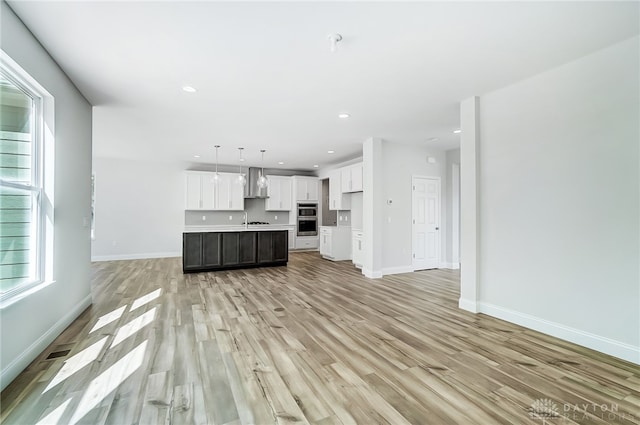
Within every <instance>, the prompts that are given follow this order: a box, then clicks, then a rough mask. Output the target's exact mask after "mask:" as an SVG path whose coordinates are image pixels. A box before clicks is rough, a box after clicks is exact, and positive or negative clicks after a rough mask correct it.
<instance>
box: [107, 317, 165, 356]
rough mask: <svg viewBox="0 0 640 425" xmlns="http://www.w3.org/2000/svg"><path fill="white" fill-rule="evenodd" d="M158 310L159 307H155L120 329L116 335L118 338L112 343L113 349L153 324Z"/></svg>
mask: <svg viewBox="0 0 640 425" xmlns="http://www.w3.org/2000/svg"><path fill="white" fill-rule="evenodd" d="M156 309H157V307H153V308H152V309H151V310H149V311H147V312H146V313H144V314H143V315H141V316H138V317H136V318H135V319H133V320H132V321H130V322H129V323H127V324H126V325H124V326H122V327H121V328H120V329H118V332H117V333H116V336H115V338H114V339H113V342H112V343H111V348H113V347H115V346H116V345H118V344H120V343H121V342H122V341H124V340H125V339H127V338H129V337H130V336H131V335H133V334H134V333H136V332H138V331H139V330H140V329H142V328H144V327H145V326H147V325H148V324H149V323H151V322H152V321H153V319H155V317H156Z"/></svg>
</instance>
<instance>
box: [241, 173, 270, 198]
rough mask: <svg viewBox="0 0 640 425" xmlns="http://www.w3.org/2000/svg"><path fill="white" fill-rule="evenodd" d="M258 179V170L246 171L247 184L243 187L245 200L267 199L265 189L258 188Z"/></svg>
mask: <svg viewBox="0 0 640 425" xmlns="http://www.w3.org/2000/svg"><path fill="white" fill-rule="evenodd" d="M258 177H260V168H257V167H250V168H249V169H248V170H247V184H246V185H245V186H244V197H245V199H254V198H268V196H267V188H266V187H265V188H264V189H260V188H259V187H258Z"/></svg>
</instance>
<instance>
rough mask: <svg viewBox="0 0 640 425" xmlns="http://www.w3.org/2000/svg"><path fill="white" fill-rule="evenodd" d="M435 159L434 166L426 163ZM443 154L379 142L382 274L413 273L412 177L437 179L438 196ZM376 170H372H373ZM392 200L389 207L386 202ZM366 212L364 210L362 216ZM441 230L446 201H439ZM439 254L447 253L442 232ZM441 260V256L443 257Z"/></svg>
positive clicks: (417, 147)
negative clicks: (411, 271)
mask: <svg viewBox="0 0 640 425" xmlns="http://www.w3.org/2000/svg"><path fill="white" fill-rule="evenodd" d="M429 156H431V157H434V158H435V159H436V163H435V164H431V163H428V162H427V157H429ZM445 166H446V162H445V153H444V152H443V151H438V150H430V149H428V148H425V147H421V146H410V145H403V144H398V143H391V142H388V141H384V140H383V141H382V163H381V167H380V172H381V174H382V203H381V204H380V205H377V206H376V208H379V209H380V210H381V213H382V272H383V274H390V273H396V272H403V271H404V272H406V271H409V270H413V269H412V267H411V265H412V261H413V258H412V234H411V230H412V208H411V204H412V189H411V188H412V180H411V179H412V176H427V177H439V178H440V179H441V193H442V194H444V192H445V187H446V175H445ZM374 171H375V170H374ZM389 199H391V200H392V203H391V205H388V204H387V202H386V201H387V200H389ZM366 213H367V212H366V211H365V214H366ZM440 214H441V226H440V227H441V228H442V229H444V228H445V227H446V226H445V223H446V222H447V211H446V202H445V199H444V195H443V196H442V199H441V213H440ZM441 241H442V242H441V255H444V253H445V252H446V237H445V235H444V232H441ZM443 258H444V257H443Z"/></svg>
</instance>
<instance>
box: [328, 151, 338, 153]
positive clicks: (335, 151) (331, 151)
mask: <svg viewBox="0 0 640 425" xmlns="http://www.w3.org/2000/svg"><path fill="white" fill-rule="evenodd" d="M327 153H336V151H327Z"/></svg>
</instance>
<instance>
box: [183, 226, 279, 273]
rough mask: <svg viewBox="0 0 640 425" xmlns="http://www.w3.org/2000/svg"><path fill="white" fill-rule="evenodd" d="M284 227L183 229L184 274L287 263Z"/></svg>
mask: <svg viewBox="0 0 640 425" xmlns="http://www.w3.org/2000/svg"><path fill="white" fill-rule="evenodd" d="M288 243H289V238H288V232H287V230H258V231H256V230H245V231H235V232H185V233H183V234H182V271H183V272H184V273H191V272H203V271H215V270H225V269H240V268H249V267H267V266H286V265H287V261H288V260H289V246H288Z"/></svg>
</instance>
